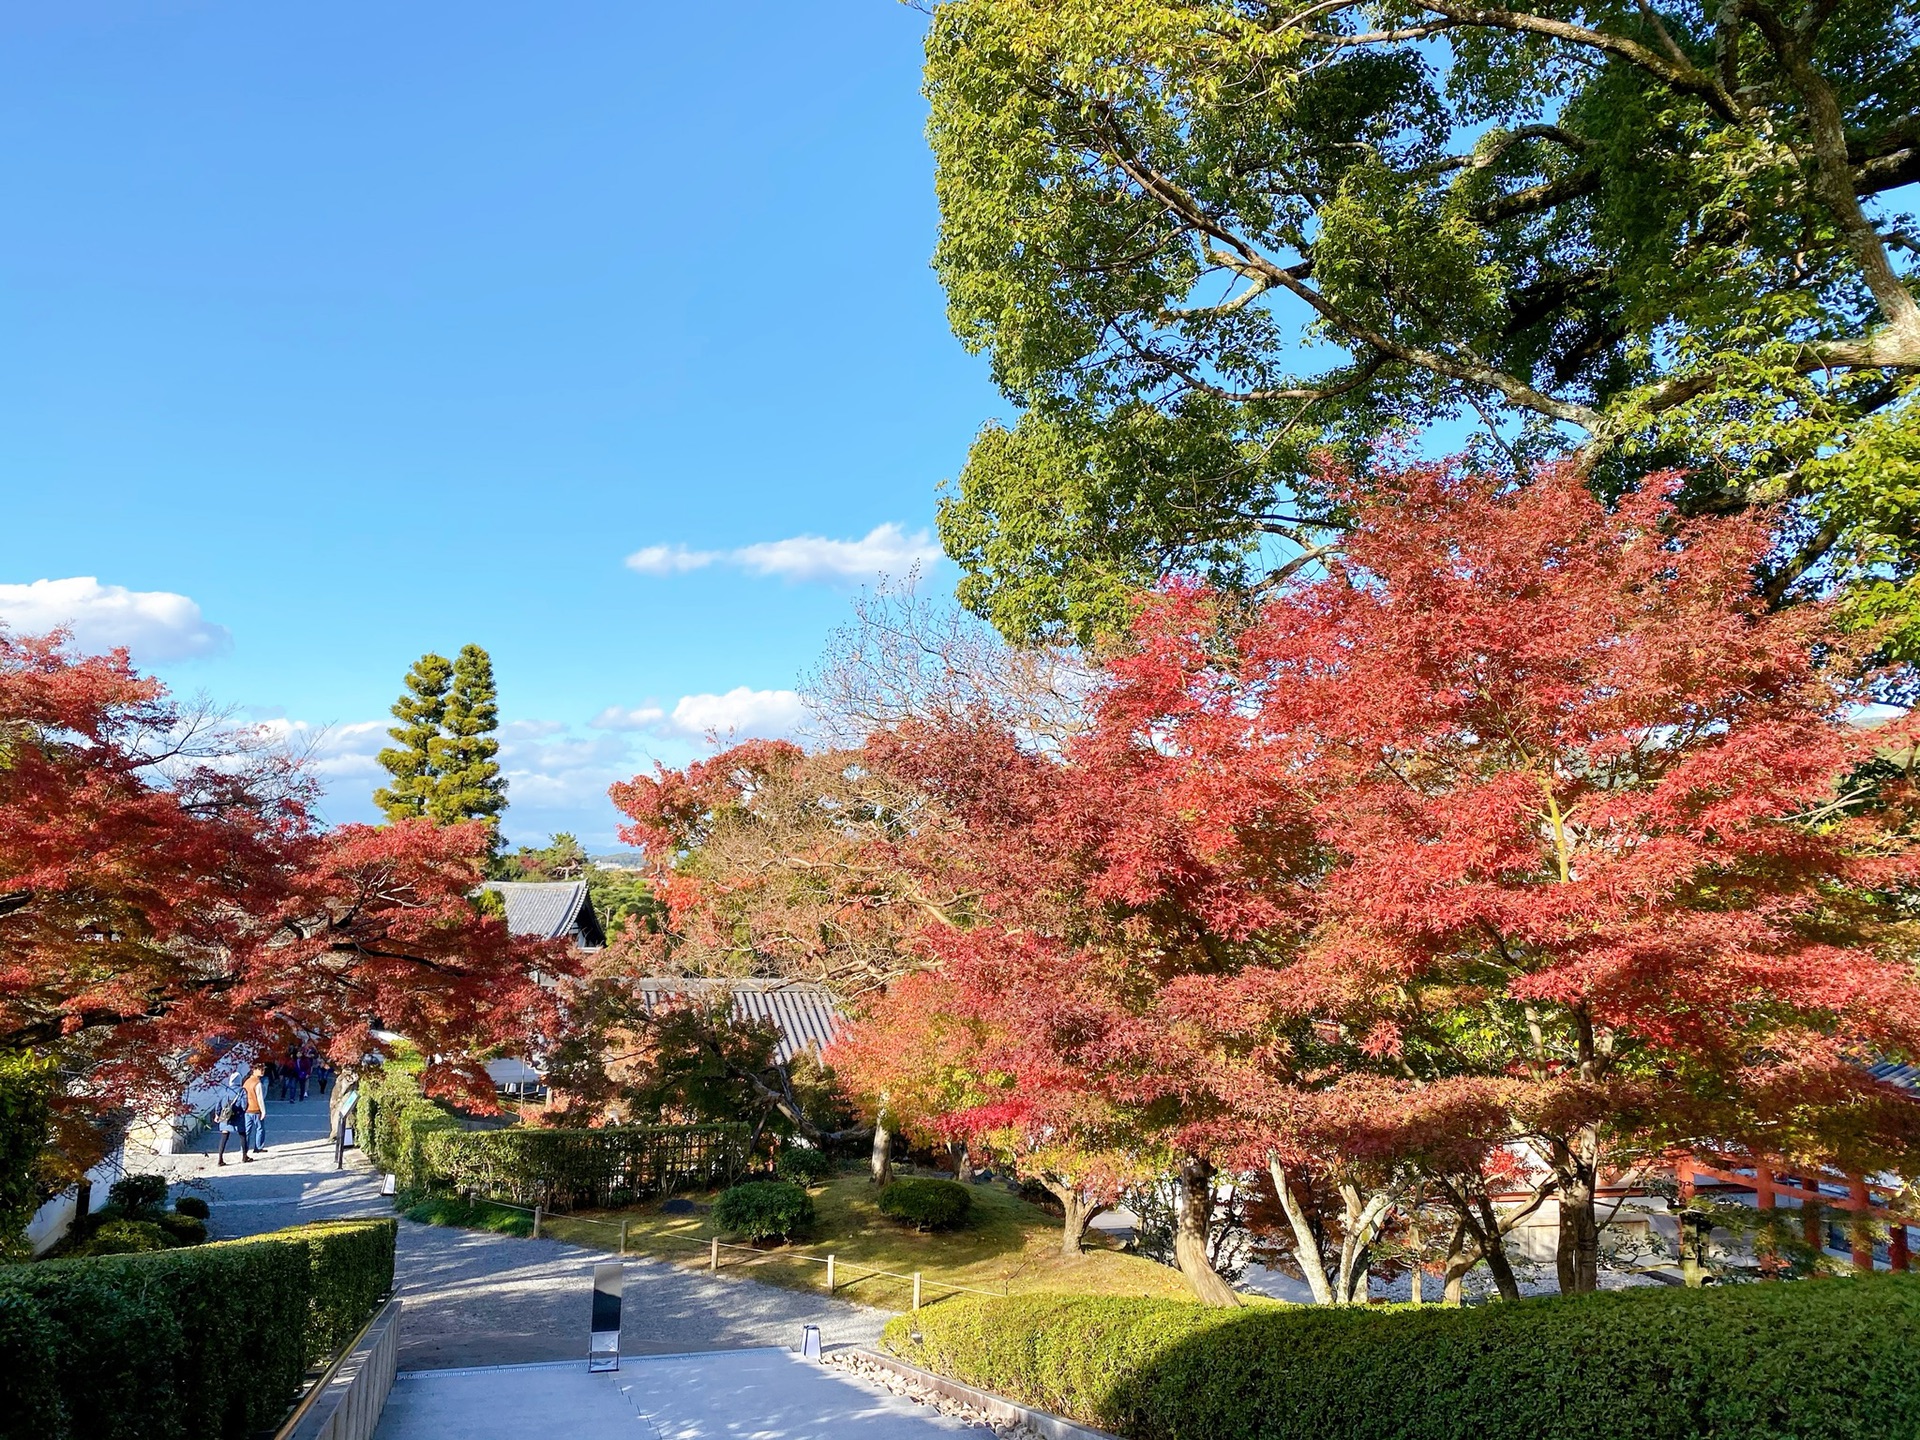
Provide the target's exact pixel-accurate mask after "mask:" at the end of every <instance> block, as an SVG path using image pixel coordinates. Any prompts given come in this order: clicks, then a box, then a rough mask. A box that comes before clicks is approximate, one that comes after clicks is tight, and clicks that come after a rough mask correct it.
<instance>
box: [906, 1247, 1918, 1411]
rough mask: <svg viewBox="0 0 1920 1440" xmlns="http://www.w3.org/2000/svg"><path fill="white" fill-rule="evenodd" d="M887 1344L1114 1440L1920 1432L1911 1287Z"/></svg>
mask: <svg viewBox="0 0 1920 1440" xmlns="http://www.w3.org/2000/svg"><path fill="white" fill-rule="evenodd" d="M916 1331H917V1332H918V1334H919V1336H920V1339H919V1340H917V1341H916V1340H915V1339H914V1338H913V1336H914V1333H915V1332H916ZM884 1343H885V1344H886V1345H887V1346H888V1347H889V1348H890V1349H892V1350H893V1351H894V1352H895V1353H896V1354H898V1355H900V1356H902V1357H903V1358H905V1359H907V1360H910V1361H912V1362H913V1363H915V1364H918V1365H923V1366H925V1367H926V1368H928V1369H931V1370H935V1371H938V1372H939V1373H941V1374H944V1375H948V1376H951V1377H953V1378H955V1379H958V1380H961V1381H964V1382H966V1383H968V1384H974V1385H979V1386H981V1387H983V1388H985V1389H988V1390H993V1391H997V1392H998V1393H1000V1394H1002V1395H1006V1396H1008V1397H1010V1398H1012V1399H1015V1400H1018V1401H1020V1402H1022V1403H1024V1404H1028V1405H1035V1406H1038V1407H1040V1408H1043V1409H1047V1410H1052V1411H1054V1412H1056V1413H1059V1414H1063V1415H1067V1416H1070V1417H1072V1418H1074V1419H1076V1420H1081V1421H1084V1422H1086V1423H1088V1424H1092V1425H1097V1426H1100V1427H1102V1428H1104V1429H1108V1430H1112V1431H1114V1432H1115V1433H1117V1434H1119V1435H1122V1436H1126V1437H1128V1440H1203V1437H1204V1440H1294V1437H1298V1440H1324V1437H1326V1436H1329V1435H1338V1436H1340V1437H1342V1440H1374V1437H1377V1440H1590V1437H1593V1436H1596V1435H1598V1436H1605V1437H1607V1440H1671V1437H1678V1436H1697V1437H1728V1440H1770V1437H1780V1440H1787V1437H1793V1440H1888V1437H1894V1436H1902V1437H1911V1436H1914V1435H1916V1434H1920V1276H1905V1275H1878V1276H1858V1277H1850V1278H1845V1279H1830V1280H1816V1281H1797V1282H1775V1283H1766V1284H1751V1285H1735V1286H1728V1287H1719V1288H1709V1289H1703V1290H1679V1289H1667V1288H1665V1287H1658V1288H1656V1287H1647V1288H1644V1289H1633V1290H1625V1291H1616V1292H1612V1293H1608V1294H1601V1295H1587V1296H1568V1297H1560V1296H1553V1297H1546V1298H1541V1299H1535V1300H1522V1301H1518V1302H1511V1303H1502V1304H1494V1305H1485V1306H1479V1307H1475V1308H1472V1309H1466V1310H1448V1309H1441V1308H1436V1307H1431V1306H1429V1307H1426V1308H1421V1309H1414V1308H1404V1307H1396V1308H1395V1309H1394V1310H1392V1311H1381V1310H1378V1309H1374V1310H1367V1309H1356V1310H1323V1309H1316V1308H1314V1307H1293V1306H1288V1307H1278V1306H1274V1307H1262V1308H1259V1309H1244V1310H1213V1309H1208V1308H1205V1307H1203V1306H1200V1305H1195V1304H1190V1303H1187V1302H1183V1301H1177V1300H1123V1299H1113V1298H1096V1297H1085V1298H1081V1297H1066V1296H1049V1295H1032V1296H1018V1297H1015V1298H1012V1299H1008V1300H990V1301H973V1300H954V1301H947V1302H944V1303H942V1304H941V1305H939V1306H938V1307H937V1308H933V1309H929V1310H923V1311H921V1312H920V1313H919V1314H918V1315H913V1316H901V1317H900V1318H899V1319H896V1320H894V1321H892V1322H891V1323H890V1324H889V1325H888V1326H887V1329H886V1334H885V1340H884Z"/></svg>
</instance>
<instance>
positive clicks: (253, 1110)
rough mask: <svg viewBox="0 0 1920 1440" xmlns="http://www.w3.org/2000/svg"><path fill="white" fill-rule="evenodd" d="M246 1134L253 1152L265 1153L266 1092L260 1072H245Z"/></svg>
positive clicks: (257, 1153)
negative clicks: (251, 1142)
mask: <svg viewBox="0 0 1920 1440" xmlns="http://www.w3.org/2000/svg"><path fill="white" fill-rule="evenodd" d="M246 1088H247V1117H246V1126H247V1136H248V1138H249V1139H250V1140H252V1141H253V1153H254V1154H256V1155H264V1154H266V1153H267V1092H266V1087H265V1086H264V1085H263V1084H262V1083H261V1080H260V1072H259V1071H258V1070H249V1071H248V1072H247V1086H246Z"/></svg>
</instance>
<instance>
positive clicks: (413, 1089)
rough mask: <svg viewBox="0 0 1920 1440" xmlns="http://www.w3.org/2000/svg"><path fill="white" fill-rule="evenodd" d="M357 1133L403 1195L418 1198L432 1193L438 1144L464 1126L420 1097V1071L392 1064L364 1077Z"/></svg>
mask: <svg viewBox="0 0 1920 1440" xmlns="http://www.w3.org/2000/svg"><path fill="white" fill-rule="evenodd" d="M354 1129H355V1135H356V1138H357V1143H358V1144H359V1145H360V1147H361V1149H363V1150H365V1151H366V1152H367V1153H368V1154H369V1155H371V1156H372V1157H373V1160H374V1163H375V1164H376V1165H378V1166H379V1167H380V1168H381V1169H382V1170H385V1171H388V1172H389V1173H390V1174H392V1175H393V1176H394V1178H395V1183H396V1185H397V1186H398V1188H399V1189H400V1191H401V1192H402V1193H403V1194H408V1195H417V1194H424V1193H425V1192H426V1191H427V1190H429V1189H431V1188H432V1183H433V1179H434V1167H433V1163H432V1161H431V1159H430V1158H429V1153H430V1147H431V1145H432V1143H433V1142H434V1141H435V1140H437V1139H439V1138H440V1137H442V1136H448V1135H457V1134H459V1133H460V1122H459V1121H458V1120H456V1119H454V1118H453V1116H452V1114H450V1113H449V1112H448V1111H447V1109H446V1108H445V1107H444V1106H442V1105H438V1104H435V1103H434V1102H433V1101H432V1100H429V1099H428V1098H427V1097H426V1096H425V1095H423V1094H422V1093H421V1092H420V1083H419V1081H418V1079H417V1078H416V1075H415V1072H414V1071H412V1070H410V1069H408V1068H406V1067H405V1066H403V1065H400V1064H389V1065H385V1066H382V1067H381V1068H380V1069H378V1070H375V1071H370V1072H368V1073H367V1074H365V1075H363V1076H362V1077H361V1080H360V1104H359V1113H358V1114H357V1115H356V1116H355V1117H354Z"/></svg>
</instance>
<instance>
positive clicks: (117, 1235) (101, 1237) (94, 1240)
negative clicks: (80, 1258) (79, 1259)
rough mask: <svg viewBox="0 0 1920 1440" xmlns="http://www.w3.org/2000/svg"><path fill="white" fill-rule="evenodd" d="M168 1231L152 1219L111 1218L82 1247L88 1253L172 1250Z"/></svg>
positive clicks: (133, 1253)
mask: <svg viewBox="0 0 1920 1440" xmlns="http://www.w3.org/2000/svg"><path fill="white" fill-rule="evenodd" d="M172 1248H173V1245H172V1242H171V1241H169V1240H168V1238H167V1232H166V1231H164V1230H162V1229H161V1228H160V1227H159V1225H157V1224H155V1223H154V1222H153V1221H151V1220H109V1221H108V1222H107V1223H106V1224H104V1225H102V1226H101V1227H100V1228H99V1229H98V1230H96V1231H94V1232H93V1235H92V1237H91V1238H90V1239H89V1240H88V1241H87V1243H86V1245H85V1246H84V1247H82V1253H83V1254H87V1255H144V1254H146V1253H147V1252H148V1251H150V1250H170V1249H172Z"/></svg>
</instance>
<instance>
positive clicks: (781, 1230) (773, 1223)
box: [713, 1180, 813, 1240]
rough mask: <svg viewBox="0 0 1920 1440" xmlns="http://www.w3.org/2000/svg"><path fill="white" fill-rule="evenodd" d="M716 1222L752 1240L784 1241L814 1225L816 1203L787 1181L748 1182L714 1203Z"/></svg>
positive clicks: (716, 1224) (721, 1228)
mask: <svg viewBox="0 0 1920 1440" xmlns="http://www.w3.org/2000/svg"><path fill="white" fill-rule="evenodd" d="M713 1223H714V1225H715V1227H716V1228H718V1229H720V1230H724V1231H726V1232H727V1233H729V1234H733V1235H744V1236H746V1237H747V1238H748V1239H749V1240H785V1239H788V1238H790V1237H792V1236H794V1235H797V1234H799V1233H800V1232H801V1231H802V1230H805V1229H806V1228H807V1227H808V1226H809V1225H811V1224H813V1201H812V1200H811V1199H809V1198H808V1197H807V1192H806V1191H805V1190H802V1189H801V1188H800V1187H799V1186H798V1185H795V1184H792V1183H791V1182H789V1181H786V1180H749V1181H747V1183H746V1184H744V1185H736V1186H734V1187H733V1188H732V1189H731V1190H729V1191H727V1192H726V1193H725V1194H724V1195H722V1196H721V1197H720V1198H719V1199H718V1200H716V1201H714V1204H713Z"/></svg>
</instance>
